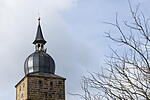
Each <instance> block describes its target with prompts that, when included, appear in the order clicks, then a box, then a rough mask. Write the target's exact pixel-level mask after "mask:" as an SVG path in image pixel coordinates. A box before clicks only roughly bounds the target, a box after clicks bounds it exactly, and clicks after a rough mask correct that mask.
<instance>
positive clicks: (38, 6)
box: [0, 0, 150, 100]
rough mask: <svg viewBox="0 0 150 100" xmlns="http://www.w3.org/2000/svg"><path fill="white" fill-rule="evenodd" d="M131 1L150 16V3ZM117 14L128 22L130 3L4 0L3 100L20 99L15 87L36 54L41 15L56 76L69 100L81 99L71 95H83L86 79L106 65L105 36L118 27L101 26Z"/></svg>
mask: <svg viewBox="0 0 150 100" xmlns="http://www.w3.org/2000/svg"><path fill="white" fill-rule="evenodd" d="M130 1H131V4H132V5H133V7H134V6H136V5H137V4H138V3H140V4H141V6H140V7H141V9H142V11H143V12H144V13H145V16H150V9H149V4H150V1H149V0H130ZM39 12H40V14H38V13H39ZM116 13H118V15H119V19H121V20H120V22H122V21H123V19H125V20H129V19H130V17H129V16H130V11H129V7H128V2H127V0H0V46H1V47H0V68H1V69H0V80H1V81H0V100H15V99H16V94H15V93H16V92H15V87H14V86H15V85H16V84H17V83H18V82H19V81H20V80H21V79H22V78H23V77H24V75H25V74H24V61H25V59H26V58H27V57H28V56H29V55H30V54H31V53H33V52H34V51H35V50H34V45H33V44H32V42H33V41H34V39H35V35H36V29H37V25H38V21H37V18H38V16H39V15H40V16H41V26H42V30H43V35H44V37H45V40H46V41H47V44H46V46H45V47H46V48H47V49H48V51H47V52H48V53H49V54H50V55H51V56H52V57H53V59H54V60H55V63H56V74H57V75H60V76H62V77H65V78H66V79H67V80H66V84H65V85H66V100H81V98H78V97H74V96H72V95H69V94H68V93H81V88H80V86H81V79H82V77H83V76H88V73H89V72H98V71H100V70H101V68H102V67H104V66H103V64H104V59H105V56H106V55H109V54H111V50H110V49H109V47H110V46H113V44H112V43H111V41H110V40H109V39H107V38H106V37H105V34H104V32H106V31H109V30H113V29H114V28H113V27H112V26H110V25H106V24H104V23H103V22H114V20H115V14H116ZM113 48H115V46H113Z"/></svg>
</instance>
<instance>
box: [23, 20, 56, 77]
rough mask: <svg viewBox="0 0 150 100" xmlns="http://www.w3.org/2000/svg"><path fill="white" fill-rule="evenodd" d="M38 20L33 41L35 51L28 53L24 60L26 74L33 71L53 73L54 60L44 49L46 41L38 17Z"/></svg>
mask: <svg viewBox="0 0 150 100" xmlns="http://www.w3.org/2000/svg"><path fill="white" fill-rule="evenodd" d="M38 20H39V25H38V29H37V34H36V38H35V40H34V42H33V44H34V45H35V52H34V53H32V54H31V55H29V56H28V57H27V59H26V60H25V63H24V71H25V74H26V75H27V74H29V73H34V72H39V73H50V74H55V62H54V60H53V58H52V57H51V56H50V55H48V54H47V53H46V50H45V49H44V45H45V43H46V41H45V40H44V37H43V34H42V29H41V25H40V18H39V19H38Z"/></svg>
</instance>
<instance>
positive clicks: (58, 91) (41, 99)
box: [16, 73, 65, 100]
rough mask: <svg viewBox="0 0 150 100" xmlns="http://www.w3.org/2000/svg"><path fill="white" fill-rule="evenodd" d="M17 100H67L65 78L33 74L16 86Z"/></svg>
mask: <svg viewBox="0 0 150 100" xmlns="http://www.w3.org/2000/svg"><path fill="white" fill-rule="evenodd" d="M16 100H65V78H62V77H60V76H57V75H55V74H48V73H47V74H45V73H44V74H42V73H32V74H29V75H27V76H25V77H24V78H23V79H22V80H21V81H20V82H19V83H18V84H17V85H16Z"/></svg>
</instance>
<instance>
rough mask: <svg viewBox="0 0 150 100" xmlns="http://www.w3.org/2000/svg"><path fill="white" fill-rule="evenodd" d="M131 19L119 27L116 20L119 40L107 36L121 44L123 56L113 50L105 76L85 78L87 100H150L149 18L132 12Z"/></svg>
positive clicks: (98, 74)
mask: <svg viewBox="0 0 150 100" xmlns="http://www.w3.org/2000/svg"><path fill="white" fill-rule="evenodd" d="M129 7H130V11H131V18H132V19H130V20H128V21H124V22H123V24H121V25H120V24H119V22H118V18H117V16H116V20H115V23H107V24H110V25H112V26H114V27H115V28H116V29H117V30H116V32H117V35H118V36H119V37H116V36H113V35H112V33H111V32H106V36H107V37H108V38H109V39H111V40H112V41H114V42H116V43H118V44H121V46H123V47H121V49H123V50H121V51H124V52H123V53H122V54H121V53H120V52H118V51H117V50H114V49H112V52H113V54H112V55H111V56H109V57H107V59H106V66H103V70H102V72H96V73H90V76H89V77H88V76H85V77H83V84H82V90H83V91H84V94H83V95H80V96H81V97H82V98H83V99H84V100H102V99H104V100H111V99H113V100H150V27H149V18H145V17H144V14H143V13H141V12H139V6H137V7H136V9H135V10H133V9H132V7H131V4H130V2H129Z"/></svg>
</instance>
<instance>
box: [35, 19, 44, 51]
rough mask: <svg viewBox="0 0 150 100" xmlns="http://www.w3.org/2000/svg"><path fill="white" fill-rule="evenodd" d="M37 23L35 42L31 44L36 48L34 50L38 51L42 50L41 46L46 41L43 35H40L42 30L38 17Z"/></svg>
mask: <svg viewBox="0 0 150 100" xmlns="http://www.w3.org/2000/svg"><path fill="white" fill-rule="evenodd" d="M38 21H39V22H38V28H37V33H36V37H35V40H34V42H33V44H34V45H35V46H36V50H39V48H41V49H43V46H44V45H45V43H46V41H45V39H44V37H43V34H42V29H41V25H40V17H39V18H38ZM41 49H40V50H41Z"/></svg>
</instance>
